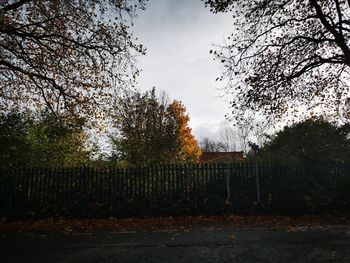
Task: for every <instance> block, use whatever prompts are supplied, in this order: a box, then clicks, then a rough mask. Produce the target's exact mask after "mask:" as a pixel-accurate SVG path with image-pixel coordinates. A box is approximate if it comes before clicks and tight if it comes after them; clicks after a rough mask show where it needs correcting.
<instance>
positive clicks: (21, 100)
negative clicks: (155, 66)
mask: <svg viewBox="0 0 350 263" xmlns="http://www.w3.org/2000/svg"><path fill="white" fill-rule="evenodd" d="M145 1H147V0H145ZM145 1H143V0H87V1H78V0H72V1H66V0H16V1H13V0H5V1H1V3H0V109H8V108H9V107H11V108H15V107H17V108H18V107H19V108H23V107H26V108H27V109H28V108H31V107H36V108H38V107H39V108H43V106H44V107H49V109H50V110H51V111H55V112H59V111H61V110H62V109H65V110H68V111H70V112H73V113H75V114H80V113H89V114H91V113H93V112H95V111H96V110H97V108H106V106H108V105H110V100H111V98H112V97H113V96H115V94H116V92H117V91H118V89H120V88H125V86H126V85H128V83H130V81H132V80H133V78H134V77H135V76H136V74H137V70H136V69H135V68H134V66H133V62H134V56H135V55H137V54H140V53H143V52H144V48H143V46H142V45H138V44H136V43H135V40H134V38H133V36H132V34H131V33H130V26H131V23H130V19H129V18H131V17H133V16H134V14H135V11H136V9H138V8H143V6H144V2H145ZM96 107H97V108H96Z"/></svg>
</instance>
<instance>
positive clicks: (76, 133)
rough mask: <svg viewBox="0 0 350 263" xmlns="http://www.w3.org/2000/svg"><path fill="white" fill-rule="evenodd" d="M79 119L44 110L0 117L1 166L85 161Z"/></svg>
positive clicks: (54, 164)
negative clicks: (36, 114)
mask: <svg viewBox="0 0 350 263" xmlns="http://www.w3.org/2000/svg"><path fill="white" fill-rule="evenodd" d="M83 125H84V120H83V119H76V118H74V119H72V118H70V117H68V116H63V115H62V116H56V115H53V114H49V113H45V114H43V115H41V116H40V117H39V118H34V117H33V116H31V115H29V114H21V113H9V114H2V115H1V117H0V143H1V145H2V147H1V150H0V155H1V159H0V165H1V167H12V168H14V167H16V168H18V167H28V166H36V167H38V166H40V167H44V166H73V165H81V164H84V163H86V162H87V161H88V160H89V156H90V152H89V151H87V150H86V149H85V145H84V144H85V141H86V134H85V132H84V130H83Z"/></svg>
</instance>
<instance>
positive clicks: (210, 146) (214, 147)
mask: <svg viewBox="0 0 350 263" xmlns="http://www.w3.org/2000/svg"><path fill="white" fill-rule="evenodd" d="M199 145H200V148H201V150H202V152H226V151H227V145H226V144H225V143H223V142H218V141H215V140H211V139H209V138H203V139H202V140H201V141H200V143H199Z"/></svg>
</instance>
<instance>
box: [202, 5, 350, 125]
mask: <svg viewBox="0 0 350 263" xmlns="http://www.w3.org/2000/svg"><path fill="white" fill-rule="evenodd" d="M205 3H206V5H209V6H210V8H211V10H212V11H213V12H215V13H217V12H232V14H233V17H234V25H235V27H234V33H233V34H232V35H230V36H229V37H228V44H227V45H225V46H222V47H221V49H219V50H217V51H215V52H214V54H215V56H216V58H217V59H219V60H220V61H221V62H222V63H223V65H224V68H225V69H224V73H223V74H222V76H221V77H220V78H219V80H222V81H227V90H228V91H230V93H232V94H234V95H233V96H234V97H233V101H232V111H233V114H237V115H239V114H240V111H245V110H247V109H251V110H263V111H264V112H265V113H267V114H268V115H269V116H273V117H282V116H283V115H285V114H286V113H290V112H289V111H288V109H289V107H291V106H293V107H294V108H296V107H297V106H298V107H301V106H303V107H305V109H308V110H310V111H311V110H312V109H315V108H317V107H321V109H323V111H324V112H330V111H331V112H332V113H333V114H338V113H339V111H343V113H342V115H343V117H345V118H349V116H350V115H349V112H350V111H349V110H350V107H349V106H350V99H349V91H350V90H349V86H348V84H347V80H348V75H349V66H350V20H349V12H350V1H343V0H322V1H321V0H307V1H305V0H296V1H289V0H278V1H277V0H272V1H268V0H252V1H246V0H205ZM211 52H213V51H211ZM344 107H345V109H342V108H344ZM339 108H341V109H339Z"/></svg>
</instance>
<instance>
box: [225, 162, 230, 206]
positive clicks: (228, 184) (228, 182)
mask: <svg viewBox="0 0 350 263" xmlns="http://www.w3.org/2000/svg"><path fill="white" fill-rule="evenodd" d="M229 168H230V166H229V164H226V165H225V174H226V190H227V200H231V191H230V169H229Z"/></svg>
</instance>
